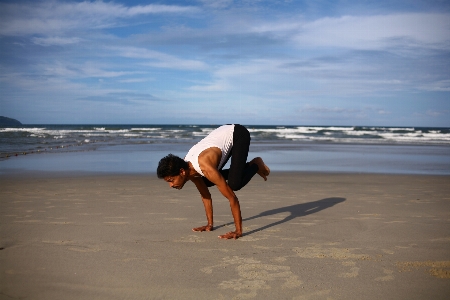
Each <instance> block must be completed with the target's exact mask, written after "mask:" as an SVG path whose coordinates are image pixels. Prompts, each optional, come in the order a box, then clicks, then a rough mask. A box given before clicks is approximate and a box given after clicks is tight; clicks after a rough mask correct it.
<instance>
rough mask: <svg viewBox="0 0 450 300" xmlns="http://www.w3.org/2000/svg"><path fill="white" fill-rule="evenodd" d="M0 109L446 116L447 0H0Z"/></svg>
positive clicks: (25, 117) (143, 118)
mask: <svg viewBox="0 0 450 300" xmlns="http://www.w3.org/2000/svg"><path fill="white" fill-rule="evenodd" d="M0 115H2V116H6V117H10V118H15V119H18V120H19V121H21V122H22V123H24V124H225V123H240V124H244V125H342V126H429V127H450V1H446V0H400V1H395V0H376V1H365V0H360V1H351V0H342V1H331V0H305V1H301V0H299V1H296V0H286V1H283V0H271V1H265V0H246V1H238V0H192V1H165V0H160V1H138V0H134V1H125V0H117V1H106V0H105V1H69V0H66V1H58V0H50V1H47V0H44V1H39V0H37V1H36V0H33V1H21V0H14V1H12V0H10V1H5V0H0Z"/></svg>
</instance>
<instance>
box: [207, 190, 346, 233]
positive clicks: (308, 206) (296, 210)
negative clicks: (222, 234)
mask: <svg viewBox="0 0 450 300" xmlns="http://www.w3.org/2000/svg"><path fill="white" fill-rule="evenodd" d="M344 201H345V198H338V197H332V198H325V199H321V200H317V201H312V202H307V203H301V204H295V205H291V206H286V207H280V208H275V209H271V210H267V211H265V212H262V213H260V214H258V215H256V216H253V217H249V218H245V219H242V221H243V222H245V221H250V220H253V219H256V218H261V217H267V216H272V215H276V214H280V213H286V212H288V213H290V215H289V216H287V217H286V218H284V219H283V220H279V221H276V222H273V223H271V224H267V225H264V226H263V227H260V228H256V229H253V230H251V231H248V232H244V234H243V235H244V236H246V235H250V234H253V233H255V232H259V231H263V230H265V229H268V228H270V227H273V226H276V225H279V224H282V223H286V222H288V221H291V220H293V219H295V218H299V217H304V216H307V215H310V214H314V213H317V212H319V211H321V210H324V209H327V208H330V207H332V206H334V205H336V204H338V203H341V202H344ZM231 224H234V223H233V222H231V223H227V224H224V225H221V226H217V227H215V228H214V229H217V228H220V227H223V226H227V225H231Z"/></svg>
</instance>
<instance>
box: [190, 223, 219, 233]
mask: <svg viewBox="0 0 450 300" xmlns="http://www.w3.org/2000/svg"><path fill="white" fill-rule="evenodd" d="M213 230H214V229H213V226H212V225H211V224H208V225H205V226H202V227H197V228H192V231H198V232H201V231H213Z"/></svg>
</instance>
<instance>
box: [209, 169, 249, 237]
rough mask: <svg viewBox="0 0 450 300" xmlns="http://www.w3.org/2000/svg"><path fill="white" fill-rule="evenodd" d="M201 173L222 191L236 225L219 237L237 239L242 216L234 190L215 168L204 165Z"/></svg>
mask: <svg viewBox="0 0 450 300" xmlns="http://www.w3.org/2000/svg"><path fill="white" fill-rule="evenodd" d="M202 171H203V174H205V176H206V178H208V180H209V181H211V182H212V183H214V184H215V185H216V186H217V188H218V189H219V191H220V192H221V193H222V195H223V196H224V197H225V198H227V199H228V201H230V208H231V213H232V215H233V219H234V224H235V226H236V230H235V231H233V232H228V233H227V234H224V235H221V236H219V237H220V238H225V239H232V238H234V239H237V238H239V237H241V236H242V216H241V208H240V205H239V200H238V198H237V197H236V194H235V193H234V191H233V190H232V189H231V188H230V186H229V185H228V183H227V182H226V181H225V178H223V176H222V174H220V172H219V171H218V170H217V169H215V168H209V167H205V168H204V169H202Z"/></svg>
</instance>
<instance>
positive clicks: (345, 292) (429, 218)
mask: <svg viewBox="0 0 450 300" xmlns="http://www.w3.org/2000/svg"><path fill="white" fill-rule="evenodd" d="M449 183H450V176H447V175H445V176H435V175H411V174H400V175H394V174H362V173H342V172H340V173H323V172H280V171H274V172H272V173H271V174H270V176H269V179H268V181H267V182H264V181H263V180H262V179H261V178H260V177H258V176H257V177H255V178H254V179H253V180H252V181H251V182H250V183H249V184H248V185H247V186H246V187H245V188H244V189H242V190H241V191H239V192H237V196H238V197H239V200H240V203H241V211H242V217H243V227H244V236H243V237H242V238H240V239H237V240H221V239H219V238H218V237H217V236H218V235H219V234H224V233H226V232H228V231H231V230H234V224H233V222H232V221H233V219H232V216H231V212H230V208H229V204H228V201H227V200H226V199H225V198H223V197H222V196H221V195H220V194H219V192H218V191H217V189H215V188H211V189H210V190H211V193H212V196H213V203H214V218H215V219H214V221H215V224H214V225H215V230H214V231H213V232H203V233H197V232H192V231H191V228H193V227H198V226H201V225H204V224H205V220H206V218H205V216H204V209H203V206H202V203H201V200H200V197H199V195H198V192H197V191H196V189H195V187H194V185H192V184H187V185H186V186H185V187H184V188H183V190H182V191H177V190H172V189H169V187H168V185H167V183H165V182H164V181H162V180H159V179H157V178H156V176H155V175H154V174H124V173H122V174H113V173H108V174H107V173H105V174H93V173H67V172H32V171H27V172H22V173H14V174H9V175H8V174H2V175H0V186H1V187H2V188H1V190H0V198H1V202H0V205H1V206H0V211H1V215H2V216H1V219H0V220H1V221H0V224H1V225H0V229H1V230H0V234H1V236H0V237H1V239H0V243H1V244H0V248H1V250H0V260H1V262H0V299H16V298H26V299H448V295H450V184H449Z"/></svg>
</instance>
